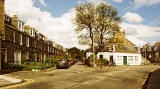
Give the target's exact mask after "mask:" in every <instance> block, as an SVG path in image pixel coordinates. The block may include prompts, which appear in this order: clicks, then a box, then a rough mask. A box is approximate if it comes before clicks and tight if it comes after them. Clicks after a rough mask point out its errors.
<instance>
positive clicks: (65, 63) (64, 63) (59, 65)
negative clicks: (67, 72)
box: [56, 59, 69, 69]
mask: <svg viewBox="0 0 160 89" xmlns="http://www.w3.org/2000/svg"><path fill="white" fill-rule="evenodd" d="M56 68H57V69H59V68H67V69H68V68H69V62H68V60H67V59H64V60H58V61H57V64H56Z"/></svg>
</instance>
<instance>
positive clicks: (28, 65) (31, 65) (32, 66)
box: [23, 62, 45, 70]
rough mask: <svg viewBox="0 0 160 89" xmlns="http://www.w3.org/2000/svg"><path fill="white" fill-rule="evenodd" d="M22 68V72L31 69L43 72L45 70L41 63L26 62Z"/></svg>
mask: <svg viewBox="0 0 160 89" xmlns="http://www.w3.org/2000/svg"><path fill="white" fill-rule="evenodd" d="M23 66H24V69H23V70H32V69H39V70H43V69H45V64H43V63H41V62H26V63H24V64H23Z"/></svg>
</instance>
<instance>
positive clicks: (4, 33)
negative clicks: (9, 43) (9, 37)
mask: <svg viewBox="0 0 160 89" xmlns="http://www.w3.org/2000/svg"><path fill="white" fill-rule="evenodd" d="M5 37H6V36H5V30H4V34H3V38H2V40H5Z"/></svg>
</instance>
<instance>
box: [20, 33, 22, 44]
mask: <svg viewBox="0 0 160 89" xmlns="http://www.w3.org/2000/svg"><path fill="white" fill-rule="evenodd" d="M20 45H22V34H20Z"/></svg>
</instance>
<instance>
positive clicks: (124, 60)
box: [123, 56, 127, 65]
mask: <svg viewBox="0 0 160 89" xmlns="http://www.w3.org/2000/svg"><path fill="white" fill-rule="evenodd" d="M123 65H127V56H123Z"/></svg>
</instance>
